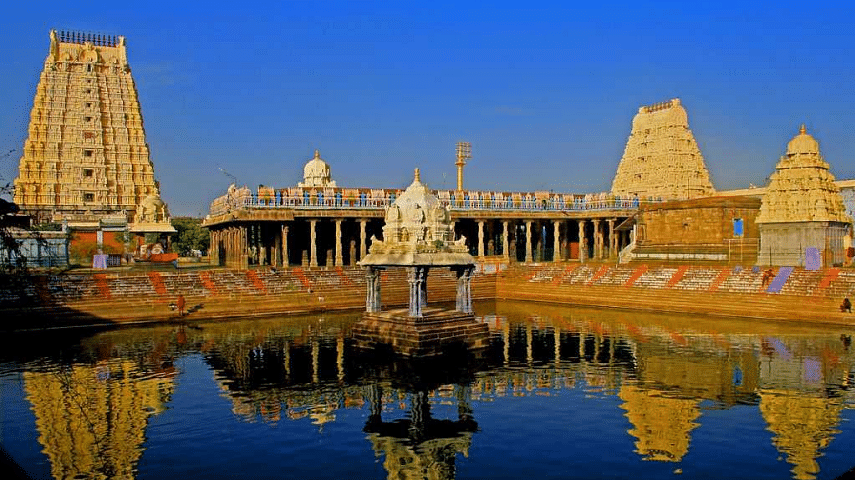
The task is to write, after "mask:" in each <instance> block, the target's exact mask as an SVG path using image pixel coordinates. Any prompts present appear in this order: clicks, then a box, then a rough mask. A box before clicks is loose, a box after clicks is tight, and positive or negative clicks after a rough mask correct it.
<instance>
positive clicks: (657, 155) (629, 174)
mask: <svg viewBox="0 0 855 480" xmlns="http://www.w3.org/2000/svg"><path fill="white" fill-rule="evenodd" d="M612 193H613V194H615V195H621V196H625V195H630V196H634V195H638V196H639V197H640V198H642V199H645V198H648V197H653V198H662V199H665V200H683V199H690V198H698V197H708V196H710V195H712V194H714V193H715V188H713V185H712V183H711V182H710V175H709V172H708V171H707V167H706V165H704V157H703V156H702V155H701V151H700V150H699V149H698V143H697V142H696V141H695V137H694V136H693V135H692V131H691V130H689V119H688V116H687V115H686V109H684V108H683V105H682V104H681V103H680V99H679V98H675V99H673V100H671V101H668V102H662V103H656V104H653V105H648V106H643V107H641V108H639V109H638V114H637V115H636V116H635V118H633V119H632V132H630V134H629V139H627V141H626V149H625V150H624V152H623V157H622V158H621V160H620V164H619V165H618V169H617V173H616V174H615V178H614V182H613V183H612Z"/></svg>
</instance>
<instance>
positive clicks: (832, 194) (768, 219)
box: [757, 125, 852, 266]
mask: <svg viewBox="0 0 855 480" xmlns="http://www.w3.org/2000/svg"><path fill="white" fill-rule="evenodd" d="M851 222H852V219H851V218H849V217H848V216H847V215H846V208H845V206H844V205H843V197H842V196H841V195H840V188H839V187H838V186H837V185H836V184H835V182H834V175H832V174H831V172H829V166H828V163H826V161H825V160H824V159H823V157H822V155H821V154H820V152H819V142H817V141H816V139H814V138H813V137H812V136H811V135H809V134H808V133H807V132H806V130H805V126H804V125H802V127H801V129H800V131H799V134H798V135H796V136H795V137H793V139H792V140H790V143H789V144H787V153H786V155H784V156H782V157H781V160H780V161H779V162H778V165H776V167H775V173H773V174H772V175H771V176H770V177H769V185H768V186H767V187H766V194H765V195H764V196H763V202H762V204H761V205H760V214H759V215H758V216H757V224H758V226H759V230H760V256H759V263H760V264H762V265H790V266H797V265H798V266H804V265H805V264H806V252H808V249H813V251H816V252H818V253H819V255H820V259H821V261H822V265H823V266H831V265H833V264H838V263H842V262H843V261H844V258H845V251H844V248H843V247H844V237H846V236H847V235H848V233H849V229H850V228H851ZM807 255H808V256H809V255H810V253H809V252H808V253H807Z"/></svg>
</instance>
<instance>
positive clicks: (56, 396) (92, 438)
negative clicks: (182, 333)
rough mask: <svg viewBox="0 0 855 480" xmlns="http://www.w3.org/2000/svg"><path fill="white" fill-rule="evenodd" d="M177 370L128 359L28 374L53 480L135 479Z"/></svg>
mask: <svg viewBox="0 0 855 480" xmlns="http://www.w3.org/2000/svg"><path fill="white" fill-rule="evenodd" d="M174 376H175V371H174V369H173V368H172V367H171V366H170V367H167V368H161V369H155V370H149V371H145V370H143V369H141V368H140V366H139V365H137V364H136V363H135V362H133V361H131V360H127V359H110V360H106V361H100V362H98V363H96V364H95V365H71V366H65V367H59V368H56V369H51V370H49V371H39V372H27V373H25V374H24V385H25V390H26V393H27V399H28V400H29V401H30V403H31V405H32V411H33V414H34V416H35V418H36V428H37V429H38V431H39V438H38V440H39V443H40V444H41V445H42V447H43V452H44V453H45V454H46V455H47V457H48V459H49V461H50V465H51V474H52V475H53V477H54V478H57V479H65V478H74V479H87V478H92V479H95V478H133V477H134V472H135V469H136V464H137V462H138V461H139V459H140V456H141V455H142V453H143V444H144V442H145V431H146V428H147V425H148V418H149V417H150V416H152V415H157V414H159V413H161V412H163V410H164V409H165V405H166V404H167V403H168V402H169V399H170V396H171V394H172V391H173V388H174V387H173V378H174Z"/></svg>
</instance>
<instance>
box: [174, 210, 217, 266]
mask: <svg viewBox="0 0 855 480" xmlns="http://www.w3.org/2000/svg"><path fill="white" fill-rule="evenodd" d="M172 226H173V227H175V230H177V231H178V234H177V236H176V237H177V239H176V240H175V241H174V242H172V251H173V252H174V253H177V254H179V255H181V256H189V255H191V254H192V251H193V250H198V251H200V252H202V253H205V252H207V251H208V248H210V246H211V237H210V235H209V234H208V231H207V230H206V229H204V228H202V219H201V218H192V217H176V218H173V219H172Z"/></svg>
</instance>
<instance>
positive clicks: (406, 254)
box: [359, 168, 475, 266]
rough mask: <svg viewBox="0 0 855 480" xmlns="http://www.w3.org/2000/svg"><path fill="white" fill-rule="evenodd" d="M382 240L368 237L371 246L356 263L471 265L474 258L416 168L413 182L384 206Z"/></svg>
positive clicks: (447, 213) (447, 212)
mask: <svg viewBox="0 0 855 480" xmlns="http://www.w3.org/2000/svg"><path fill="white" fill-rule="evenodd" d="M385 223H386V224H385V226H384V227H383V240H377V239H374V238H372V240H371V249H370V252H369V254H368V255H366V257H365V258H364V259H362V261H360V262H359V264H360V265H363V266H366V265H378V266H379V265H402V266H407V265H409V266H415V265H426V266H430V265H436V266H454V265H472V264H474V263H475V259H474V258H472V255H470V254H469V250H468V248H467V247H466V238H465V237H461V238H460V239H459V240H456V241H455V240H454V229H453V227H452V225H451V214H450V213H449V211H448V207H446V206H445V205H443V204H442V202H440V200H439V199H438V198H437V197H436V195H434V194H433V193H431V191H430V189H429V188H428V187H427V185H425V184H423V183H422V182H421V176H420V174H419V169H418V168H417V169H416V171H415V176H414V178H413V183H411V184H410V186H409V187H407V189H406V190H405V191H404V192H403V193H402V194H401V195H400V196H399V197H398V198H397V199H395V201H394V202H393V203H392V205H390V206H389V207H388V208H387V209H386V218H385Z"/></svg>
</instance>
